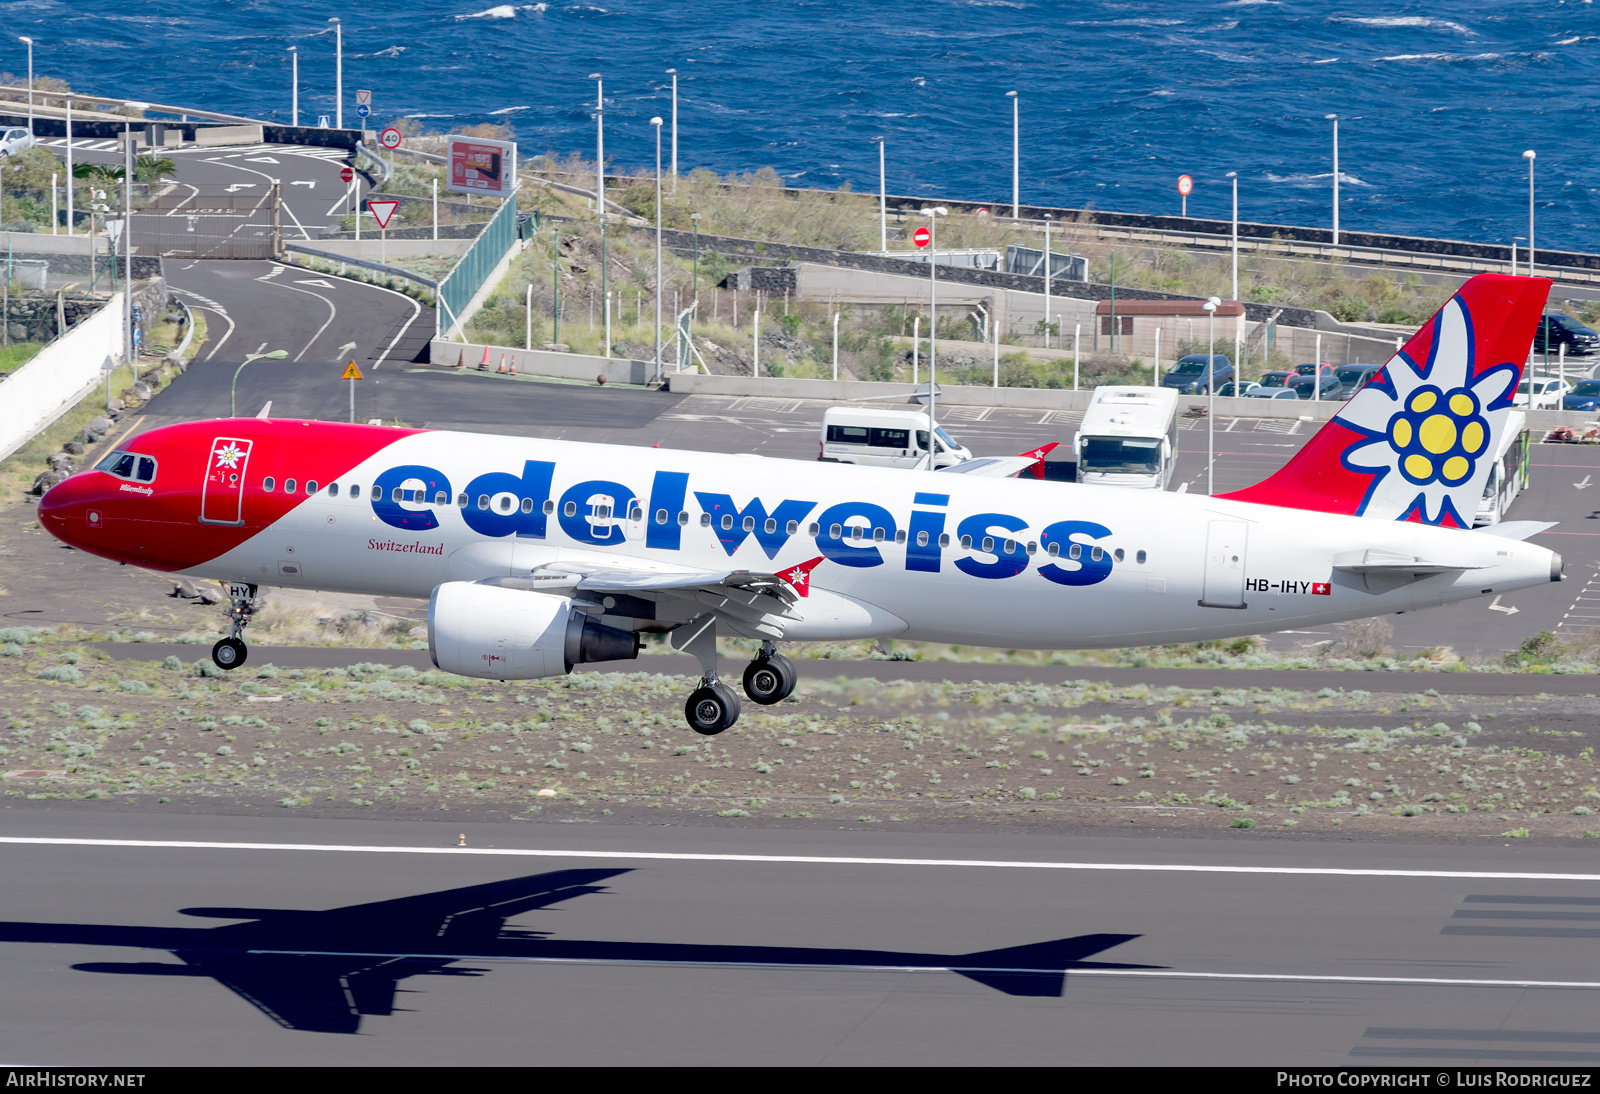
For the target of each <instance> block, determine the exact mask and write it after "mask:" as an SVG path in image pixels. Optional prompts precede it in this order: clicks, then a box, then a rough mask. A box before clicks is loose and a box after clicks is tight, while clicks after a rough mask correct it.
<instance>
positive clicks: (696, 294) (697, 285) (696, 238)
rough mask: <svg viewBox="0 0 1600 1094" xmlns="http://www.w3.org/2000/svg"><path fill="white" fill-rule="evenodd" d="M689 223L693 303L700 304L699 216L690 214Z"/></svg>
mask: <svg viewBox="0 0 1600 1094" xmlns="http://www.w3.org/2000/svg"><path fill="white" fill-rule="evenodd" d="M689 223H690V224H692V225H694V302H695V303H696V304H698V303H700V214H699V213H690V214H689Z"/></svg>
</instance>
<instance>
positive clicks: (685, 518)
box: [678, 512, 689, 528]
mask: <svg viewBox="0 0 1600 1094" xmlns="http://www.w3.org/2000/svg"><path fill="white" fill-rule="evenodd" d="M678 527H679V528H687V527H689V514H688V513H687V512H679V513H678Z"/></svg>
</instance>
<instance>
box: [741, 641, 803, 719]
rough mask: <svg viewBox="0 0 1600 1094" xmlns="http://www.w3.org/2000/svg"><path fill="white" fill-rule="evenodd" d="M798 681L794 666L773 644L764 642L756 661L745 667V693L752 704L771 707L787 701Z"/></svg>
mask: <svg viewBox="0 0 1600 1094" xmlns="http://www.w3.org/2000/svg"><path fill="white" fill-rule="evenodd" d="M798 680H799V676H798V674H797V673H796V672H795V670H794V664H793V663H792V662H791V661H790V660H789V659H788V658H787V657H785V656H784V655H783V654H781V653H779V652H778V651H777V648H776V647H775V646H773V644H772V643H771V642H763V643H761V652H760V653H759V654H757V655H756V659H755V660H754V661H751V662H750V664H748V665H746V666H745V670H744V693H745V694H746V695H748V696H749V697H750V701H751V702H752V703H760V704H761V705H762V706H771V705H772V704H773V703H781V702H783V701H784V700H785V699H787V698H788V697H789V695H790V693H791V692H793V691H794V686H795V684H796V683H797V682H798Z"/></svg>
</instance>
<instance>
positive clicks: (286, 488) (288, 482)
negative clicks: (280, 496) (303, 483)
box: [283, 479, 294, 494]
mask: <svg viewBox="0 0 1600 1094" xmlns="http://www.w3.org/2000/svg"><path fill="white" fill-rule="evenodd" d="M283 492H284V493H285V494H292V493H294V480H293V479H284V480H283Z"/></svg>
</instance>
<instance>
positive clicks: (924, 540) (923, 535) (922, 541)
mask: <svg viewBox="0 0 1600 1094" xmlns="http://www.w3.org/2000/svg"><path fill="white" fill-rule="evenodd" d="M927 545H928V533H927V532H918V533H917V546H918V547H926V546H927Z"/></svg>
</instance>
